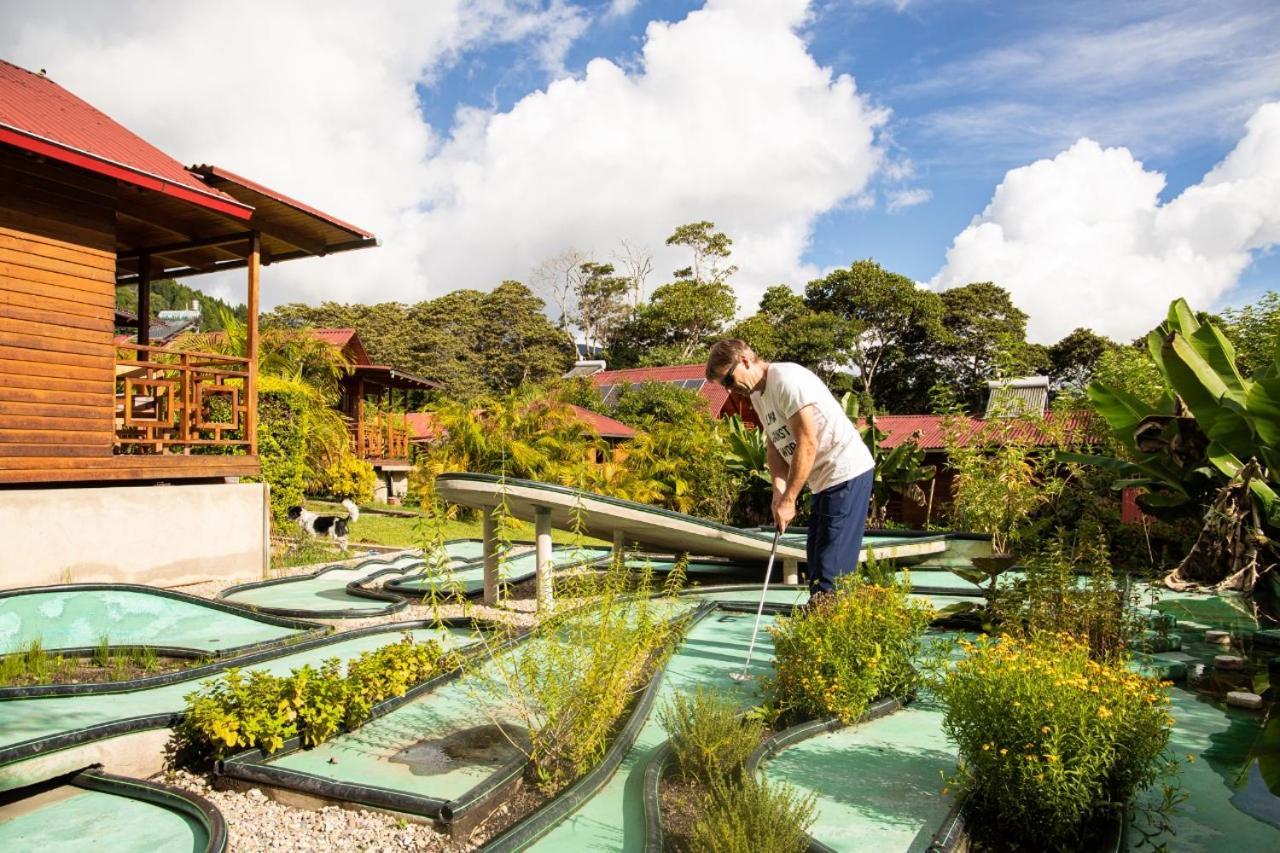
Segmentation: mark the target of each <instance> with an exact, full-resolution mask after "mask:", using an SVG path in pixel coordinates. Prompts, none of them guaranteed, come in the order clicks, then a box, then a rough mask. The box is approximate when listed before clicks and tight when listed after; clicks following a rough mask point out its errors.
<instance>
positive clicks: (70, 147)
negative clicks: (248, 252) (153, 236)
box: [0, 60, 253, 220]
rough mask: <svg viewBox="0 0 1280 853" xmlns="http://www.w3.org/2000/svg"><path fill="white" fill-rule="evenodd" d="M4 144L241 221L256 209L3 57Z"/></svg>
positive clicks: (0, 114) (0, 133)
mask: <svg viewBox="0 0 1280 853" xmlns="http://www.w3.org/2000/svg"><path fill="white" fill-rule="evenodd" d="M0 142H6V143H8V144H10V145H13V146H15V147H17V148H21V149H23V150H26V151H31V152H34V153H36V154H40V155H42V156H45V157H49V158H52V159H55V160H61V161H63V162H65V163H70V164H72V165H74V166H78V167H80V168H83V169H88V170H90V171H92V172H97V173H99V174H103V175H108V176H110V177H113V178H116V179H118V180H121V181H125V182H126V183H130V184H135V185H137V186H141V187H145V188H146V189H149V190H154V191H156V192H160V193H164V194H166V195H172V196H176V197H179V198H182V199H184V200H185V201H189V202H192V203H194V204H198V205H200V206H201V207H206V208H210V209H212V210H216V211H218V212H219V213H223V214H226V215H228V216H234V217H236V218H237V219H243V220H248V219H249V218H250V216H251V215H252V213H253V208H251V207H250V206H249V205H247V204H243V203H241V202H239V201H237V200H236V199H234V198H232V197H231V196H229V195H227V194H226V193H223V192H219V191H218V190H216V189H213V188H212V187H209V186H207V185H206V184H204V183H203V182H202V181H201V180H200V179H199V178H198V177H196V176H195V175H193V174H191V173H190V172H188V171H187V170H186V169H185V168H183V166H182V164H181V163H179V162H178V161H177V160H174V159H173V158H172V157H170V156H169V155H168V154H165V153H164V152H163V151H161V150H160V149H159V148H156V147H155V146H154V145H152V144H151V143H149V142H147V141H146V140H144V139H142V138H141V137H140V136H138V135H137V134H135V133H133V132H131V131H129V130H127V129H125V128H124V127H123V126H122V125H120V124H119V123H117V122H116V121H114V120H113V119H112V118H111V117H110V116H108V115H106V114H105V113H103V112H102V111H101V110H98V109H97V108H95V107H93V106H92V105H90V104H89V103H88V102H86V101H84V100H81V99H80V98H78V97H76V96H75V95H73V94H71V93H70V92H68V91H67V90H66V89H64V88H62V87H61V86H59V85H58V84H57V83H55V82H53V81H52V80H50V79H49V78H48V77H45V76H44V75H42V74H33V73H31V72H30V71H27V70H26V69H23V68H19V67H18V66H16V65H13V64H11V63H8V62H5V61H4V60H0Z"/></svg>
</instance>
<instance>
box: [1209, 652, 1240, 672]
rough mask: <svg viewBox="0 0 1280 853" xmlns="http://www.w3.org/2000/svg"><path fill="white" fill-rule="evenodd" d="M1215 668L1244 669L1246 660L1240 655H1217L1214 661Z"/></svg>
mask: <svg viewBox="0 0 1280 853" xmlns="http://www.w3.org/2000/svg"><path fill="white" fill-rule="evenodd" d="M1213 668H1214V669H1222V670H1228V669H1231V670H1235V669H1244V658H1242V657H1239V656H1238V655H1217V656H1216V657H1214V659H1213Z"/></svg>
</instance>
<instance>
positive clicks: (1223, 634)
mask: <svg viewBox="0 0 1280 853" xmlns="http://www.w3.org/2000/svg"><path fill="white" fill-rule="evenodd" d="M1204 641H1205V642H1206V643H1217V644H1218V645H1220V646H1229V645H1231V632H1230V631H1218V630H1212V631H1205V632H1204Z"/></svg>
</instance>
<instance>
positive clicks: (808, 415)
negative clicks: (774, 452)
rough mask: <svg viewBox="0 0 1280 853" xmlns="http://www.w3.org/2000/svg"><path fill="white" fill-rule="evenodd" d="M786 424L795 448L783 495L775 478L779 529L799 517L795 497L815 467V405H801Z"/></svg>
mask: <svg viewBox="0 0 1280 853" xmlns="http://www.w3.org/2000/svg"><path fill="white" fill-rule="evenodd" d="M787 426H789V427H790V428H791V437H792V439H794V440H795V443H796V449H795V452H794V453H793V454H792V455H791V464H790V465H789V466H787V480H786V483H785V486H784V488H783V490H782V492H781V494H779V492H778V486H777V478H776V475H775V479H774V492H773V520H774V522H775V523H776V524H777V525H778V529H779V530H785V529H786V527H787V525H788V524H790V523H791V520H792V519H793V518H795V517H796V498H797V497H799V495H800V490H801V489H803V488H804V484H805V483H806V482H807V481H808V479H809V472H810V471H812V470H813V460H814V457H815V456H816V455H817V452H818V430H817V427H816V426H815V425H814V423H813V406H812V405H809V406H802V407H801V408H800V410H799V411H797V412H796V413H795V414H794V415H792V416H791V417H790V418H788V419H787Z"/></svg>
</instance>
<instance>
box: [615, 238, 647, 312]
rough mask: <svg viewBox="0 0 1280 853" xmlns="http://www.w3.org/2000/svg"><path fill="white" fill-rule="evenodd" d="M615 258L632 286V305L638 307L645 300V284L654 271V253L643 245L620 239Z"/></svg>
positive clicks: (634, 307)
mask: <svg viewBox="0 0 1280 853" xmlns="http://www.w3.org/2000/svg"><path fill="white" fill-rule="evenodd" d="M613 259H614V260H615V261H617V262H618V265H619V266H620V268H621V270H622V277H623V278H625V279H626V280H627V283H628V285H629V286H630V290H629V294H628V295H629V296H630V298H631V307H632V309H636V308H639V307H640V303H641V302H642V301H643V300H644V285H645V282H646V281H648V279H649V275H650V274H651V273H652V272H653V254H652V253H650V251H649V250H648V249H646V248H644V247H643V246H637V245H633V244H631V243H628V242H627V241H626V240H619V241H618V248H617V249H616V250H615V251H614V253H613Z"/></svg>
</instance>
